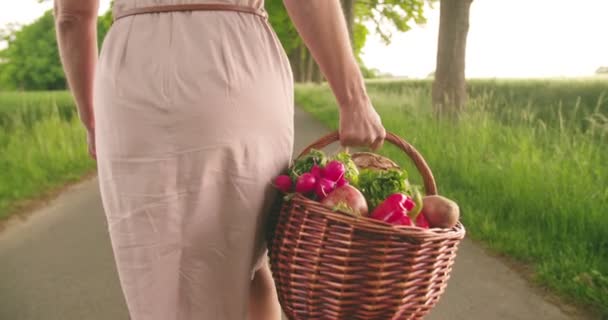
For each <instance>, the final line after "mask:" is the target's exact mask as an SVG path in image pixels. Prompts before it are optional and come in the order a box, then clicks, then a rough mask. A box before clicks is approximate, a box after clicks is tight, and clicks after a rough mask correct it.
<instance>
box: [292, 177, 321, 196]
mask: <svg viewBox="0 0 608 320" xmlns="http://www.w3.org/2000/svg"><path fill="white" fill-rule="evenodd" d="M316 182H317V179H316V178H315V176H313V175H312V173H309V172H307V173H304V174H302V175H301V176H299V177H298V181H296V192H299V193H309V192H311V191H313V190H314V189H315V184H316Z"/></svg>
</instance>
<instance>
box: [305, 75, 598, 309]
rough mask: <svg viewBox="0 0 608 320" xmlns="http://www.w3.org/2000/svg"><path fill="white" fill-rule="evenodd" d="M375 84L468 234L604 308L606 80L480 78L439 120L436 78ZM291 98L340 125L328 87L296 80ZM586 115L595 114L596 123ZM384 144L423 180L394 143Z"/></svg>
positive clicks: (540, 278)
mask: <svg viewBox="0 0 608 320" xmlns="http://www.w3.org/2000/svg"><path fill="white" fill-rule="evenodd" d="M368 88H369V93H370V95H371V97H372V101H373V103H374V105H375V107H376V108H377V109H378V111H379V113H380V114H381V116H382V118H383V122H384V124H385V126H386V127H387V129H388V130H390V131H392V132H395V133H397V134H398V135H400V136H401V137H404V138H405V139H407V140H408V141H409V142H411V143H412V144H413V145H414V146H416V148H417V149H418V150H419V151H420V152H421V153H422V154H423V156H424V157H425V158H426V160H427V162H428V163H429V166H430V167H431V169H432V170H433V172H434V174H435V177H436V179H437V184H438V187H439V191H440V193H441V194H443V195H445V196H447V197H449V198H452V199H454V200H456V201H457V202H458V203H459V205H460V207H461V210H462V221H463V223H464V224H465V226H466V228H467V231H468V236H469V237H471V238H474V239H477V240H480V241H483V242H484V243H486V244H487V245H488V246H489V247H490V248H491V249H493V250H495V251H496V252H500V253H505V254H508V255H509V256H511V257H513V258H515V259H516V260H518V261H521V262H524V263H526V264H528V265H530V266H532V267H533V270H534V271H535V274H534V279H535V280H536V281H537V282H538V283H539V284H541V285H544V286H547V287H549V288H551V289H553V290H554V291H555V292H558V293H560V294H562V295H563V296H565V297H568V298H569V299H573V300H575V301H577V302H579V303H582V304H586V305H589V306H592V307H593V308H594V309H596V310H599V312H600V313H602V314H604V315H605V316H608V217H607V216H606V213H607V212H606V210H607V209H608V165H607V164H608V141H607V140H608V137H607V136H606V133H607V132H608V123H607V122H606V121H605V119H606V114H607V113H608V106H607V105H606V100H608V99H606V97H608V96H606V91H604V90H607V88H608V87H607V86H606V85H605V83H604V86H603V87H602V86H601V85H599V84H598V83H596V82H581V83H578V82H575V81H572V82H569V83H568V82H559V81H558V82H550V81H538V82H535V81H520V82H517V81H473V82H472V84H471V86H470V89H471V100H470V105H469V108H468V110H467V112H466V113H465V114H464V115H463V116H462V118H461V119H460V120H459V121H457V122H455V121H436V120H434V117H433V116H432V114H431V113H430V109H431V107H430V91H429V88H430V83H429V82H425V81H400V82H372V83H369V86H368ZM569 88H572V89H569ZM575 88H578V90H575ZM564 91H567V92H568V94H565V93H564ZM518 92H520V94H518ZM583 96H584V98H582V97H583ZM579 97H581V98H579ZM572 101H579V102H578V103H575V104H571V103H570V102H572ZM598 101H599V102H598ZM296 103H297V104H298V105H299V106H301V107H303V108H304V109H305V110H307V111H309V112H310V113H312V114H313V115H314V116H316V117H317V118H319V119H320V120H322V121H323V122H324V123H326V124H327V125H328V126H330V127H332V128H336V127H337V123H338V122H337V112H336V110H337V109H336V104H335V99H334V97H333V96H332V95H331V93H330V91H329V89H328V88H327V87H326V86H312V85H303V86H298V87H297V88H296ZM576 108H578V110H576ZM560 114H561V115H560ZM560 119H561V120H560ZM589 119H598V120H597V121H596V122H597V123H595V124H594V125H593V126H592V125H591V122H590V120H589ZM602 119H603V120H604V122H603V123H602V122H601V121H600V120H602ZM382 153H384V154H385V155H387V156H389V157H391V158H393V159H396V160H397V161H398V162H400V163H401V164H402V165H404V167H406V168H407V169H408V170H409V172H410V176H411V177H412V179H414V181H416V182H419V181H420V180H419V177H418V176H417V175H416V173H415V171H414V169H413V168H412V166H411V165H410V164H409V162H407V159H406V158H405V157H404V156H403V155H402V153H401V152H399V151H398V150H397V149H396V148H394V147H386V148H383V150H382Z"/></svg>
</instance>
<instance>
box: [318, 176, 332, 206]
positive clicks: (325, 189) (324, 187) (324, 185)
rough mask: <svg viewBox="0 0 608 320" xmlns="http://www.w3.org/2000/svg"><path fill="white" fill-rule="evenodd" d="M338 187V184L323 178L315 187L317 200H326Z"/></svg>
mask: <svg viewBox="0 0 608 320" xmlns="http://www.w3.org/2000/svg"><path fill="white" fill-rule="evenodd" d="M335 187H336V183H335V182H333V181H331V180H329V179H326V178H321V179H319V181H317V185H316V186H315V194H316V195H317V199H318V200H319V201H321V200H323V199H325V197H327V195H328V194H329V193H330V192H332V191H333V190H334V188H335Z"/></svg>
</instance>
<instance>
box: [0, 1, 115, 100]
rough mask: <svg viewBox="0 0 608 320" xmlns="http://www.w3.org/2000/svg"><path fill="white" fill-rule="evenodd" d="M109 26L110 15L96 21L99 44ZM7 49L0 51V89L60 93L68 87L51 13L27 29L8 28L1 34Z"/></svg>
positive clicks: (106, 14) (46, 13)
mask: <svg viewBox="0 0 608 320" xmlns="http://www.w3.org/2000/svg"><path fill="white" fill-rule="evenodd" d="M111 23H112V17H111V13H110V12H107V13H105V14H104V15H103V16H101V17H99V20H98V24H97V31H98V33H97V34H98V42H99V44H101V42H102V41H103V38H104V37H105V34H106V33H107V31H108V29H109V28H110V25H111ZM0 36H1V37H2V40H4V41H6V43H7V47H6V48H5V49H3V50H1V51H0V88H1V89H19V90H63V89H66V87H67V84H66V80H65V75H64V73H63V67H62V65H61V60H60V59H59V50H58V47H57V42H56V36H55V20H54V17H53V12H52V10H48V11H47V12H45V13H44V15H43V16H42V17H40V18H38V19H37V20H36V21H34V22H33V23H31V24H29V25H25V26H23V27H21V28H18V27H15V26H14V25H13V26H10V27H9V28H7V29H5V30H3V32H0Z"/></svg>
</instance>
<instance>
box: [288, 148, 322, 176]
mask: <svg viewBox="0 0 608 320" xmlns="http://www.w3.org/2000/svg"><path fill="white" fill-rule="evenodd" d="M326 163H327V156H326V155H325V153H323V151H321V150H316V149H311V150H310V152H308V153H307V154H305V155H302V156H301V157H299V158H298V159H296V160H295V161H294V163H293V164H292V165H291V167H290V168H289V177H290V178H291V179H292V180H293V181H296V180H297V179H298V177H299V176H300V175H301V174H303V173H306V172H310V169H312V167H313V166H314V165H315V164H316V165H318V166H320V167H323V166H325V164H326Z"/></svg>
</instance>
